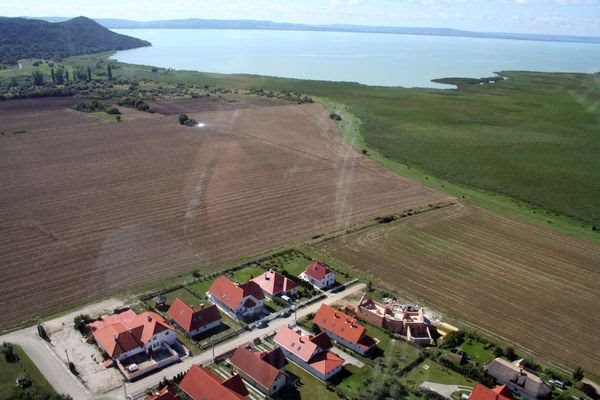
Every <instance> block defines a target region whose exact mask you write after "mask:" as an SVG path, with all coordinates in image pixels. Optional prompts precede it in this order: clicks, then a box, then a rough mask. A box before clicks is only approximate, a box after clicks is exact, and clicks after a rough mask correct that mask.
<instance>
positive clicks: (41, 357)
mask: <svg viewBox="0 0 600 400" xmlns="http://www.w3.org/2000/svg"><path fill="white" fill-rule="evenodd" d="M364 289H365V285H364V284H362V283H360V284H354V285H352V286H350V287H348V288H346V290H344V291H342V292H339V293H333V294H330V295H329V296H328V297H326V298H325V299H323V300H321V301H318V302H316V303H314V304H312V305H310V306H308V307H305V308H303V309H301V310H298V312H297V315H296V316H297V318H302V317H305V316H306V315H308V314H310V313H316V312H317V310H318V309H319V307H320V306H321V304H322V303H326V304H333V303H335V302H337V301H339V300H341V299H343V298H344V297H347V296H349V295H351V294H354V293H356V292H358V291H360V290H364ZM293 323H294V314H292V315H291V316H289V317H288V318H278V319H276V320H274V321H271V322H270V323H269V326H268V327H267V328H265V329H255V330H253V331H249V332H244V333H242V334H241V335H239V336H237V337H234V338H233V339H231V340H228V341H227V342H223V343H221V344H219V345H217V346H215V349H214V352H215V355H219V354H223V353H227V352H228V351H231V350H233V349H235V348H236V347H239V346H241V345H243V344H245V343H247V342H252V341H253V340H254V339H256V338H259V337H260V338H262V337H264V336H267V335H268V334H271V333H273V332H274V331H276V330H277V329H279V328H280V327H281V326H283V325H288V324H293ZM0 342H11V343H15V344H18V345H19V346H21V347H22V348H23V350H24V351H25V352H26V353H27V355H28V356H29V357H30V358H31V359H32V361H33V362H34V363H35V365H36V366H37V367H38V369H39V370H40V371H41V372H42V373H43V374H44V376H45V377H46V379H47V380H48V382H50V384H51V385H52V386H53V387H54V389H55V390H56V391H57V392H58V393H65V394H69V395H71V397H72V398H73V400H86V399H91V398H93V396H92V395H91V394H90V393H89V392H88V391H87V390H86V388H85V387H84V386H83V385H82V384H81V383H80V382H79V381H78V380H77V379H76V378H75V377H74V376H73V375H72V374H71V373H70V372H69V370H68V369H67V366H66V365H65V364H64V363H63V362H62V361H60V360H59V359H58V357H57V356H56V355H55V354H54V353H53V352H52V350H51V349H50V348H49V345H48V344H47V343H45V342H44V341H43V340H41V339H40V338H39V336H37V329H36V328H35V327H30V328H26V329H22V330H19V331H16V332H12V333H9V334H7V335H4V336H0ZM210 361H212V350H211V349H208V350H206V351H204V352H203V353H201V354H199V355H197V356H194V357H190V358H187V359H185V360H183V361H182V362H180V363H177V364H175V365H172V366H170V367H167V368H165V369H163V370H161V371H159V372H157V373H155V374H151V375H149V376H147V377H145V378H142V379H140V380H138V381H135V382H133V383H129V384H127V385H126V387H125V389H126V391H127V394H128V395H129V396H130V397H132V398H141V397H143V395H144V394H145V393H146V389H147V388H151V387H154V386H156V385H158V383H159V382H160V381H161V380H162V379H163V378H164V377H169V378H172V377H173V376H175V375H177V374H179V373H180V372H185V371H187V370H188V369H189V368H190V367H191V365H192V364H206V363H209V362H210ZM95 398H96V399H98V400H113V399H114V400H116V399H123V398H125V390H124V388H122V387H121V388H119V389H115V390H113V391H111V392H109V393H106V394H104V395H99V396H95Z"/></svg>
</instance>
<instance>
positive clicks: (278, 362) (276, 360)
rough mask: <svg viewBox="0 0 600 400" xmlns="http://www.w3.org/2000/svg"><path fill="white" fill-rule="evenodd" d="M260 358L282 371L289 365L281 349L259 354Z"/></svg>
mask: <svg viewBox="0 0 600 400" xmlns="http://www.w3.org/2000/svg"><path fill="white" fill-rule="evenodd" d="M259 357H260V358H261V359H263V360H264V361H265V362H267V363H269V364H270V365H272V366H273V367H275V368H277V369H281V368H283V367H285V366H286V365H287V364H288V360H287V358H285V354H283V351H281V348H280V347H277V348H275V349H274V350H271V351H269V352H264V353H259Z"/></svg>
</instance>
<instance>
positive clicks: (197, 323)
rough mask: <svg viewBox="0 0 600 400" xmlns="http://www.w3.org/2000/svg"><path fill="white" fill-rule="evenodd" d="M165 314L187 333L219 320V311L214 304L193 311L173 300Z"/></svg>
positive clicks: (178, 300)
mask: <svg viewBox="0 0 600 400" xmlns="http://www.w3.org/2000/svg"><path fill="white" fill-rule="evenodd" d="M167 313H168V314H169V317H171V318H172V319H173V320H174V321H175V322H177V323H178V324H179V326H181V327H182V328H183V329H185V330H186V331H187V332H191V331H195V330H196V329H199V328H202V327H203V326H206V325H208V324H211V323H213V322H215V321H219V320H220V319H221V314H220V313H219V309H218V308H217V306H215V305H214V304H213V305H210V306H208V307H204V306H200V309H198V310H194V309H193V308H192V307H190V306H188V305H187V304H185V303H184V302H183V301H181V300H180V299H179V298H176V299H175V300H173V304H171V307H169V311H167Z"/></svg>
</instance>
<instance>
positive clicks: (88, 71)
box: [87, 65, 92, 82]
mask: <svg viewBox="0 0 600 400" xmlns="http://www.w3.org/2000/svg"><path fill="white" fill-rule="evenodd" d="M91 80H92V70H91V69H90V66H89V65H88V67H87V81H88V82H91Z"/></svg>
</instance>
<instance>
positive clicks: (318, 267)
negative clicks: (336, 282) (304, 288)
mask: <svg viewBox="0 0 600 400" xmlns="http://www.w3.org/2000/svg"><path fill="white" fill-rule="evenodd" d="M330 273H331V270H330V269H329V268H327V265H325V264H323V263H322V262H320V261H313V262H312V264H310V265H309V266H308V267H306V270H304V274H305V275H308V276H310V277H311V278H314V279H316V280H318V281H321V280H323V278H325V276H326V275H327V274H330Z"/></svg>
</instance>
